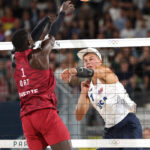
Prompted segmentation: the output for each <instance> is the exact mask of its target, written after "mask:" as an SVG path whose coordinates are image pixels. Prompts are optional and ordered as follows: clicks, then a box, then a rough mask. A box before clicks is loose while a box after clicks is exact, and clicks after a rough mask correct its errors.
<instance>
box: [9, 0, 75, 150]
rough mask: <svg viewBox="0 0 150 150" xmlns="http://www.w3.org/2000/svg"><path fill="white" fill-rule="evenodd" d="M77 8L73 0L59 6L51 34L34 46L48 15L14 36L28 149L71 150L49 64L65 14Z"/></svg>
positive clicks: (49, 32) (22, 117) (17, 73)
mask: <svg viewBox="0 0 150 150" xmlns="http://www.w3.org/2000/svg"><path fill="white" fill-rule="evenodd" d="M73 10H74V6H73V5H72V4H71V2H70V1H66V2H64V3H63V4H62V6H61V8H60V13H59V15H58V16H57V18H56V20H55V21H54V22H53V23H52V24H51V27H50V29H49V31H48V36H47V37H46V38H45V39H44V40H43V41H42V42H41V44H40V46H38V48H37V49H34V50H33V46H34V42H36V41H38V40H39V38H40V36H41V34H42V32H43V30H44V27H45V26H46V24H47V23H50V19H49V17H45V18H44V19H43V20H42V21H41V22H40V23H39V24H38V25H37V26H36V27H35V28H34V29H33V31H32V32H31V34H30V33H28V32H27V31H25V30H24V29H20V30H18V31H16V33H15V34H14V35H13V37H12V43H13V46H14V55H15V63H16V67H15V73H14V78H15V80H16V84H17V88H18V93H19V98H20V100H21V111H20V117H21V121H22V126H23V132H24V135H25V137H26V139H27V143H28V147H29V150H43V149H45V148H46V147H47V146H48V145H50V146H51V148H52V150H72V146H71V142H70V134H69V131H68V129H67V128H66V126H65V125H64V123H63V122H62V120H61V118H60V117H59V115H58V113H57V108H56V106H57V98H56V94H55V85H56V83H55V78H54V74H53V72H52V70H51V69H50V68H49V64H50V60H49V54H50V52H51V50H52V48H53V46H54V42H55V37H56V35H57V33H58V31H59V29H60V27H61V25H62V23H63V20H64V17H65V14H67V13H68V12H71V11H73Z"/></svg>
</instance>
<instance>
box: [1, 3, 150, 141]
mask: <svg viewBox="0 0 150 150" xmlns="http://www.w3.org/2000/svg"><path fill="white" fill-rule="evenodd" d="M73 2H74V4H75V8H76V9H75V12H74V13H73V14H68V15H67V16H66V18H65V22H64V24H63V26H62V28H61V30H60V32H59V34H58V35H57V38H56V40H67V39H72V40H76V39H108V38H135V37H136V38H142V37H150V0H91V1H89V2H81V1H79V0H77V1H75V0H74V1H73ZM61 3H62V1H59V0H58V1H55V0H0V42H8V41H11V37H12V35H13V33H14V32H15V31H16V30H17V29H19V28H25V29H26V30H28V31H29V32H31V31H32V29H33V28H34V26H35V25H36V24H37V23H38V22H39V21H40V20H41V19H42V18H44V17H45V16H47V15H49V16H51V18H52V20H54V19H55V18H56V16H57V14H58V11H59V9H58V6H59V5H60V4H61ZM78 50H79V49H75V48H74V49H61V50H60V51H58V50H53V51H52V52H51V54H50V60H51V64H50V67H51V68H52V69H53V71H54V73H55V77H56V81H57V86H56V93H57V97H58V110H59V111H60V116H61V118H62V119H63V121H64V122H65V124H66V125H67V127H68V129H69V130H70V132H71V136H72V138H78V139H79V138H95V137H101V136H102V134H103V128H104V123H103V120H102V119H101V118H100V116H99V115H98V113H97V112H96V111H95V110H94V109H93V108H90V109H89V112H88V114H87V115H86V117H85V119H84V120H83V121H81V122H77V121H76V120H75V116H74V109H75V106H76V103H77V99H78V96H79V94H80V83H81V81H82V80H83V79H79V78H76V77H74V78H73V79H72V81H71V83H70V84H69V85H68V84H66V83H64V82H63V81H62V80H61V78H60V73H61V72H62V70H63V69H65V68H68V67H76V66H83V62H81V61H80V60H79V59H78V58H77V56H76V54H77V52H78ZM99 50H100V52H101V54H102V57H103V61H104V64H105V65H107V66H109V67H110V68H112V70H114V72H115V73H116V74H117V75H118V77H119V79H120V81H121V82H122V83H123V85H124V86H125V88H126V90H127V92H128V93H129V95H130V97H131V98H132V99H133V100H134V101H135V102H136V103H137V116H138V117H139V118H140V121H141V124H142V127H143V138H150V116H149V114H150V47H134V48H128V47H124V48H104V49H99ZM19 110H20V106H19V98H18V94H17V89H16V85H15V81H14V79H13V71H12V66H11V58H10V51H0V139H15V138H24V137H23V133H22V127H21V122H20V119H19Z"/></svg>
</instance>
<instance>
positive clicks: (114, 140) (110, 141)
mask: <svg viewBox="0 0 150 150" xmlns="http://www.w3.org/2000/svg"><path fill="white" fill-rule="evenodd" d="M109 144H112V145H118V144H120V141H119V140H116V139H113V140H109Z"/></svg>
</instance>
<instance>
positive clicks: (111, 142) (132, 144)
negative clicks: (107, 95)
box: [0, 139, 150, 148]
mask: <svg viewBox="0 0 150 150" xmlns="http://www.w3.org/2000/svg"><path fill="white" fill-rule="evenodd" d="M71 142H72V147H73V148H123V147H124V148H136V147H142V148H148V147H150V139H144V140H143V139H101V140H97V139H79V140H75V139H74V140H72V141H71ZM0 148H28V146H27V143H26V140H0Z"/></svg>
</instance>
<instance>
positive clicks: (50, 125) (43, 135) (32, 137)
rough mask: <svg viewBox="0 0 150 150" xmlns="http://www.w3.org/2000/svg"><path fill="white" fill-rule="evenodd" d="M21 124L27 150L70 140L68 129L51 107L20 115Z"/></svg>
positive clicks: (36, 149) (39, 148) (39, 149)
mask: <svg viewBox="0 0 150 150" xmlns="http://www.w3.org/2000/svg"><path fill="white" fill-rule="evenodd" d="M22 126H23V131H24V135H25V137H26V139H27V143H28V146H29V150H41V149H44V148H45V147H46V146H48V145H50V146H52V145H54V144H57V143H59V142H62V141H65V140H70V133H69V131H68V129H67V128H66V126H65V125H64V123H63V121H62V120H61V118H60V117H59V115H58V114H57V111H56V110H53V109H43V110H38V111H35V112H33V113H31V114H28V115H26V116H24V117H22Z"/></svg>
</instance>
